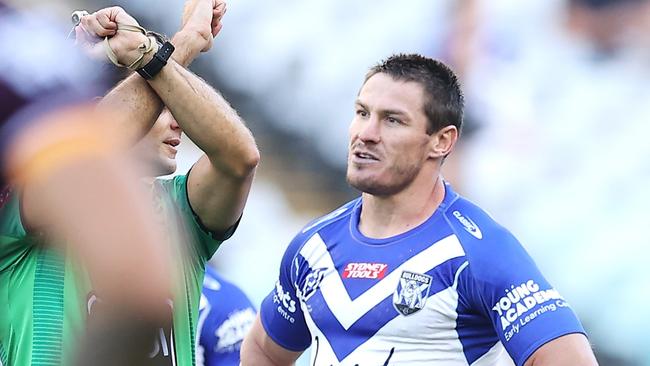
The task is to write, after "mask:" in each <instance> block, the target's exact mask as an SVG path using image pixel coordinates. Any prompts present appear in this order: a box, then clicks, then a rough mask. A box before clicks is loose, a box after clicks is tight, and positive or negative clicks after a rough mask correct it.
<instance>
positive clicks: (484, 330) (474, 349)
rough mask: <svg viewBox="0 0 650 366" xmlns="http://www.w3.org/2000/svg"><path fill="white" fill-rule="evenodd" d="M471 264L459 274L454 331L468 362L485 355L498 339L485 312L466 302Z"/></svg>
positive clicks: (471, 282)
mask: <svg viewBox="0 0 650 366" xmlns="http://www.w3.org/2000/svg"><path fill="white" fill-rule="evenodd" d="M471 270H472V269H471V266H470V268H465V270H463V271H462V272H461V273H460V276H459V280H458V282H459V286H458V288H457V291H458V293H459V297H458V308H457V310H456V312H457V313H458V318H457V319H456V331H457V332H458V338H459V340H460V343H461V344H462V345H463V350H464V351H465V358H466V359H467V363H468V364H470V365H471V364H472V363H473V362H474V361H476V360H478V359H479V358H481V357H482V356H483V355H485V354H486V353H487V352H488V351H489V350H490V349H491V348H492V347H494V345H495V344H496V343H497V342H498V341H499V338H498V337H497V335H496V332H495V331H494V328H493V327H492V321H491V319H490V317H489V316H487V314H485V313H484V312H481V311H477V310H476V309H477V308H476V306H472V304H470V303H468V300H467V296H465V292H466V291H467V290H466V287H467V286H471V284H473V281H472V280H471V274H470V272H471Z"/></svg>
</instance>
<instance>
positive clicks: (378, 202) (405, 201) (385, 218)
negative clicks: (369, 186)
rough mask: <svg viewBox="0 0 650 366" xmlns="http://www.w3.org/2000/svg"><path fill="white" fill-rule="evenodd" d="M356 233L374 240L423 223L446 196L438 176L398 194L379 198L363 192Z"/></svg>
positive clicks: (399, 232)
mask: <svg viewBox="0 0 650 366" xmlns="http://www.w3.org/2000/svg"><path fill="white" fill-rule="evenodd" d="M362 197H363V198H362V199H363V206H362V208H361V219H360V220H359V231H361V233H363V234H364V235H365V236H367V237H370V238H375V239H382V238H388V237H391V236H395V235H399V234H401V233H404V232H406V231H409V230H411V229H413V228H414V227H417V226H418V225H420V224H422V223H423V222H425V221H426V220H427V219H429V217H431V215H433V213H434V212H435V210H436V209H437V208H438V206H439V205H440V203H441V202H442V200H443V199H444V197H445V185H444V183H443V182H442V178H441V177H440V176H438V177H437V178H436V179H435V182H434V184H429V185H413V186H412V187H409V188H408V189H405V190H404V191H402V192H399V193H398V194H395V195H392V196H389V197H378V196H373V195H370V194H366V193H364V194H363V196H362Z"/></svg>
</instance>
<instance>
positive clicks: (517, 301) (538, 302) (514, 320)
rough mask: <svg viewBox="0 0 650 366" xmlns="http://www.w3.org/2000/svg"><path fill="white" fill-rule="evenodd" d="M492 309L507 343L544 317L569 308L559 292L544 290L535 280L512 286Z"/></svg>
mask: <svg viewBox="0 0 650 366" xmlns="http://www.w3.org/2000/svg"><path fill="white" fill-rule="evenodd" d="M505 292H506V295H505V296H503V297H502V298H500V299H499V300H498V301H497V303H496V304H494V306H493V307H492V310H493V311H495V312H496V313H497V316H499V321H500V323H501V330H502V331H503V334H504V337H505V340H506V341H509V340H510V339H512V337H514V336H515V335H516V334H518V333H519V332H520V331H521V330H522V328H523V327H525V326H526V325H528V324H530V323H531V322H532V321H534V320H535V319H537V318H539V317H541V316H542V315H544V314H546V313H549V312H554V311H557V310H558V309H561V308H566V307H569V304H568V303H567V302H566V301H564V298H563V297H562V296H561V295H560V293H559V292H557V290H555V289H553V288H551V289H548V290H542V289H541V288H540V287H539V285H538V284H537V283H536V282H535V281H534V280H528V281H526V282H523V283H521V284H519V285H516V286H515V285H512V286H510V289H506V290H505Z"/></svg>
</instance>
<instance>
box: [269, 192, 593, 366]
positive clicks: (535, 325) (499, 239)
mask: <svg viewBox="0 0 650 366" xmlns="http://www.w3.org/2000/svg"><path fill="white" fill-rule="evenodd" d="M445 188H446V193H445V198H444V200H443V202H442V203H441V204H440V207H439V208H438V209H437V210H436V211H435V213H434V214H433V215H432V216H431V217H430V218H429V219H428V220H427V221H426V222H424V223H423V224H421V225H419V226H417V227H415V228H413V229H411V230H409V231H407V232H405V233H402V234H400V235H397V236H394V237H391V238H386V239H372V238H368V237H366V236H364V235H363V234H362V233H361V232H359V230H358V224H359V216H360V212H361V204H362V201H361V199H357V200H354V201H352V202H349V203H348V204H346V205H344V206H343V207H341V208H339V209H337V210H336V211H334V212H332V213H330V214H329V215H327V216H325V217H323V218H321V219H319V220H316V221H315V222H313V223H312V224H310V225H308V226H307V227H306V228H305V229H303V230H302V232H300V233H299V234H298V235H297V236H296V237H295V238H294V240H293V241H292V242H291V243H290V245H289V247H288V248H287V251H286V252H285V254H284V257H283V259H282V264H281V268H280V278H279V280H278V282H277V284H276V288H275V290H274V291H272V292H271V294H269V295H268V296H267V297H266V298H265V299H264V301H263V303H262V308H261V310H260V311H261V318H262V324H263V326H264V328H265V330H266V332H267V333H268V334H269V336H270V337H271V338H272V339H273V340H274V341H275V342H277V343H278V344H279V345H281V346H282V347H284V348H286V349H289V350H292V351H303V350H305V349H307V348H308V347H309V346H310V345H311V346H312V351H311V358H312V361H311V365H327V366H329V365H359V366H377V365H410V366H417V365H495V364H498V363H499V362H500V360H502V359H503V358H504V356H505V354H504V352H503V351H504V349H505V350H506V351H507V353H508V354H509V355H510V356H511V357H512V359H513V360H514V361H515V363H516V364H517V365H522V364H523V363H524V362H525V361H526V359H528V357H529V356H530V355H531V354H532V353H533V352H534V351H535V350H536V349H538V348H539V347H540V346H542V345H543V344H545V343H546V342H548V341H550V340H553V339H555V338H557V337H560V336H562V335H565V334H569V333H584V330H583V328H582V326H581V324H580V322H579V321H578V319H577V317H576V315H575V314H574V312H573V311H572V310H571V308H570V307H569V305H568V304H567V302H566V301H564V299H563V298H562V296H560V294H559V293H558V292H557V291H556V290H555V289H553V287H552V286H551V285H550V284H549V283H548V282H547V281H546V279H544V277H543V276H542V274H541V273H540V272H539V270H538V269H537V267H536V265H535V263H534V262H533V261H532V259H531V258H530V257H529V255H528V254H527V253H526V251H525V250H524V249H523V248H522V246H521V245H520V244H519V242H518V241H517V240H516V239H515V238H514V237H513V236H512V234H510V232H508V231H507V230H506V229H504V228H503V227H501V226H499V225H498V224H497V223H495V222H494V221H493V219H492V218H491V217H490V216H488V215H487V214H486V213H485V212H484V211H483V210H481V209H480V208H478V207H477V206H475V205H474V204H472V203H471V202H469V201H467V200H466V199H464V198H462V197H460V196H459V195H458V194H457V193H455V192H454V191H453V190H452V189H451V187H450V186H449V185H446V186H445ZM505 359H507V357H505Z"/></svg>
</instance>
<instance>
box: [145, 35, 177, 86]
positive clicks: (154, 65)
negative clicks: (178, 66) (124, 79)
mask: <svg viewBox="0 0 650 366" xmlns="http://www.w3.org/2000/svg"><path fill="white" fill-rule="evenodd" d="M172 53H174V45H172V44H171V43H169V41H166V42H165V43H163V45H162V46H160V48H159V49H158V52H156V54H155V55H153V58H152V59H151V61H149V63H148V64H146V65H144V66H143V67H141V68H139V69H137V70H136V71H137V72H138V74H140V76H142V77H143V78H145V79H146V80H150V79H152V78H153V77H154V76H156V75H157V74H158V73H159V72H160V70H162V68H163V66H165V65H167V60H169V58H170V57H171V55H172Z"/></svg>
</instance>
